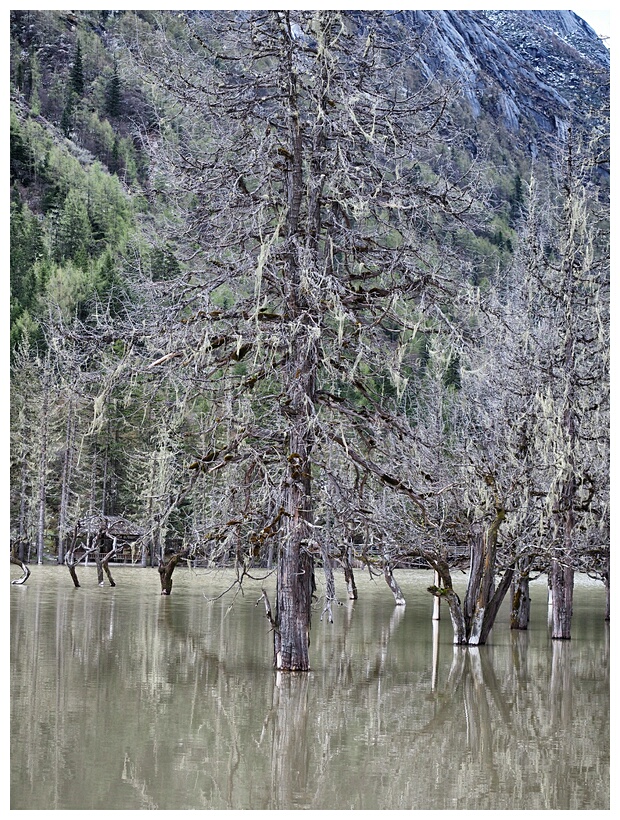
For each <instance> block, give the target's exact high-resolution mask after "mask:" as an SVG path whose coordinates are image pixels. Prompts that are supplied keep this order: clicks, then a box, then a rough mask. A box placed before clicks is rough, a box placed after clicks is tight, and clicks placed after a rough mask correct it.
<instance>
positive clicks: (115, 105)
mask: <svg viewBox="0 0 620 820" xmlns="http://www.w3.org/2000/svg"><path fill="white" fill-rule="evenodd" d="M105 110H106V113H107V114H108V115H109V116H110V117H113V118H116V117H119V116H120V113H121V80H120V77H119V76H118V65H117V63H116V62H115V63H114V73H113V74H112V76H111V77H110V79H109V80H108V85H107V87H106V93H105Z"/></svg>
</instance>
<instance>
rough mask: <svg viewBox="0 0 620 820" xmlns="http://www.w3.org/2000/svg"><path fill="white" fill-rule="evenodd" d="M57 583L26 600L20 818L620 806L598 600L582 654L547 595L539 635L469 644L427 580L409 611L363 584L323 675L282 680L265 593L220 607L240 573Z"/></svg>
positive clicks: (581, 642) (14, 767) (128, 574)
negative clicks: (40, 814) (461, 641)
mask: <svg viewBox="0 0 620 820" xmlns="http://www.w3.org/2000/svg"><path fill="white" fill-rule="evenodd" d="M55 569H56V568H44V569H43V570H38V572H37V573H33V575H32V576H31V579H30V580H29V584H28V585H26V586H25V587H12V593H14V594H12V599H11V692H12V698H11V807H12V808H15V809H17V808H28V809H44V808H45V809H49V808H55V809H104V808H106V809H172V808H174V809H248V808H253V809H294V808H314V809H348V808H353V809H456V808H458V809H586V808H587V809H595V808H599V809H602V808H607V807H608V805H609V722H608V715H609V634H608V624H605V623H604V621H603V620H602V617H600V618H599V617H598V611H597V607H596V606H594V605H593V600H598V599H597V597H596V596H597V595H598V594H599V590H597V589H592V588H586V589H583V590H580V589H579V588H578V590H577V592H578V594H577V595H576V603H575V606H576V612H575V624H576V625H577V624H581V626H579V627H577V626H576V629H575V633H574V638H573V640H572V641H551V640H550V638H549V634H548V629H547V627H546V622H545V619H546V608H545V601H544V600H543V598H542V594H543V592H544V590H542V589H541V590H540V591H539V594H538V598H536V597H535V598H534V600H533V615H532V626H531V628H530V630H528V631H527V632H514V631H510V630H509V629H508V627H507V624H506V619H504V621H503V622H502V621H501V619H500V622H499V623H498V624H497V626H496V627H495V630H494V633H495V634H493V635H492V636H491V640H490V642H489V644H488V645H486V646H484V647H480V648H463V647H455V646H453V645H452V643H451V629H450V625H449V623H448V622H447V621H440V622H437V621H435V622H433V621H432V620H431V608H432V602H431V601H430V600H429V596H428V594H427V593H425V592H424V590H425V588H426V586H427V585H428V579H427V576H426V575H425V574H424V573H421V572H417V573H416V572H412V573H409V574H405V573H402V575H403V583H402V586H403V591H404V592H405V595H406V597H407V601H408V603H407V606H406V607H396V608H395V607H394V606H393V602H392V601H390V597H389V591H388V590H386V588H385V586H384V585H377V584H373V583H371V582H370V581H368V582H366V581H364V580H362V581H360V582H359V583H358V590H359V596H360V597H359V600H357V601H354V602H353V601H348V602H345V603H344V604H343V606H340V607H337V608H336V609H335V610H334V624H328V623H327V622H321V621H320V620H319V619H318V618H317V619H316V620H315V622H314V623H313V630H312V646H311V657H312V659H313V660H312V663H313V666H312V670H311V672H310V673H307V674H290V673H289V674H277V673H275V672H274V671H273V669H272V668H271V653H272V642H271V641H272V636H271V634H270V625H269V623H268V622H267V620H266V619H265V617H264V613H263V610H262V608H261V607H260V606H259V607H257V606H256V602H257V600H258V599H259V597H260V585H258V586H257V588H256V590H254V589H253V588H252V587H251V586H249V587H248V588H247V589H246V591H245V594H244V595H243V596H239V597H238V598H237V599H236V601H235V604H234V606H233V608H232V609H230V607H229V603H230V600H229V599H226V598H223V599H220V600H216V601H211V602H209V600H208V599H207V598H210V599H212V598H214V597H216V594H217V593H218V591H222V590H224V589H225V588H226V583H227V581H228V576H227V575H226V573H220V574H219V575H215V574H205V575H197V574H193V573H190V572H189V571H188V572H186V573H185V574H182V573H181V574H180V576H179V578H178V579H177V578H176V577H175V589H174V593H173V595H172V596H170V597H166V596H160V595H159V588H158V587H159V579H158V577H157V575H156V572H154V573H150V572H149V570H132V569H131V568H127V569H124V570H119V572H118V586H117V587H115V588H99V587H96V586H92V587H89V586H87V582H88V579H87V578H85V583H84V585H83V587H82V588H81V589H79V590H74V589H71V588H70V587H68V585H67V579H66V576H65V574H64V573H63V574H62V577H61V576H60V574H59V573H58V572H55ZM93 572H94V570H93ZM35 576H40V577H39V578H38V579H37V578H35ZM41 576H45V577H41ZM207 591H208V595H207ZM600 598H601V606H602V602H603V593H602V589H601V595H600ZM601 613H602V609H601Z"/></svg>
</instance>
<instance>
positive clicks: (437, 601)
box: [433, 570, 441, 634]
mask: <svg viewBox="0 0 620 820" xmlns="http://www.w3.org/2000/svg"><path fill="white" fill-rule="evenodd" d="M439 580H440V579H439V573H438V572H437V570H435V586H436V587H439ZM440 617H441V597H440V596H439V595H434V596H433V620H434V621H438V620H439V619H440ZM433 634H434V633H433Z"/></svg>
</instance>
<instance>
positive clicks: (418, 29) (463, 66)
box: [395, 10, 610, 150]
mask: <svg viewBox="0 0 620 820" xmlns="http://www.w3.org/2000/svg"><path fill="white" fill-rule="evenodd" d="M395 17H397V18H399V19H400V22H401V23H403V24H404V25H405V26H407V27H409V28H410V30H411V31H412V32H415V34H416V35H417V36H419V37H420V38H421V42H422V44H423V48H421V49H420V64H421V67H422V70H423V72H424V74H425V75H426V76H427V77H429V78H430V77H431V76H434V75H436V74H437V73H438V72H440V73H442V74H444V75H445V76H446V77H447V78H448V79H451V80H458V81H459V83H460V85H461V89H462V93H463V97H464V98H465V100H466V101H467V103H468V105H469V107H470V112H471V114H472V115H473V116H474V117H475V118H478V117H480V116H484V115H485V114H486V115H488V116H491V117H492V118H493V119H494V120H495V121H497V122H498V123H501V124H502V125H503V127H504V128H505V129H506V130H507V131H508V132H510V133H512V134H514V136H515V138H516V139H517V140H519V139H520V140H521V141H522V143H523V144H524V145H528V146H529V147H530V150H535V148H536V146H537V145H538V147H541V148H542V147H544V144H545V142H546V141H547V140H548V139H549V138H558V137H560V138H561V137H562V136H563V134H564V132H565V131H566V128H567V124H568V122H570V121H572V122H575V123H576V124H579V123H584V122H585V121H586V120H587V121H588V122H589V123H590V125H592V124H595V123H596V121H597V119H603V118H604V117H605V116H606V115H607V113H608V112H607V105H608V104H607V103H606V100H607V99H608V95H609V64H610V59H609V51H608V49H607V48H606V46H605V45H604V43H602V42H601V40H600V39H599V38H598V37H597V35H596V33H595V32H594V31H593V29H592V28H591V27H590V26H589V25H588V24H587V23H586V22H585V21H584V20H582V19H581V18H580V17H578V16H577V15H576V14H575V13H574V12H572V11H463V10H459V11H418V10H408V11H403V12H400V13H398V14H396V15H395Z"/></svg>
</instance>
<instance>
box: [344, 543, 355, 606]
mask: <svg viewBox="0 0 620 820" xmlns="http://www.w3.org/2000/svg"><path fill="white" fill-rule="evenodd" d="M341 561H342V566H343V569H344V580H345V583H346V585H347V596H348V598H349V600H350V601H357V587H356V585H355V576H354V575H353V567H352V566H351V561H350V560H349V555H348V551H347V550H346V549H345V550H344V551H343V553H342V556H341Z"/></svg>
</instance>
